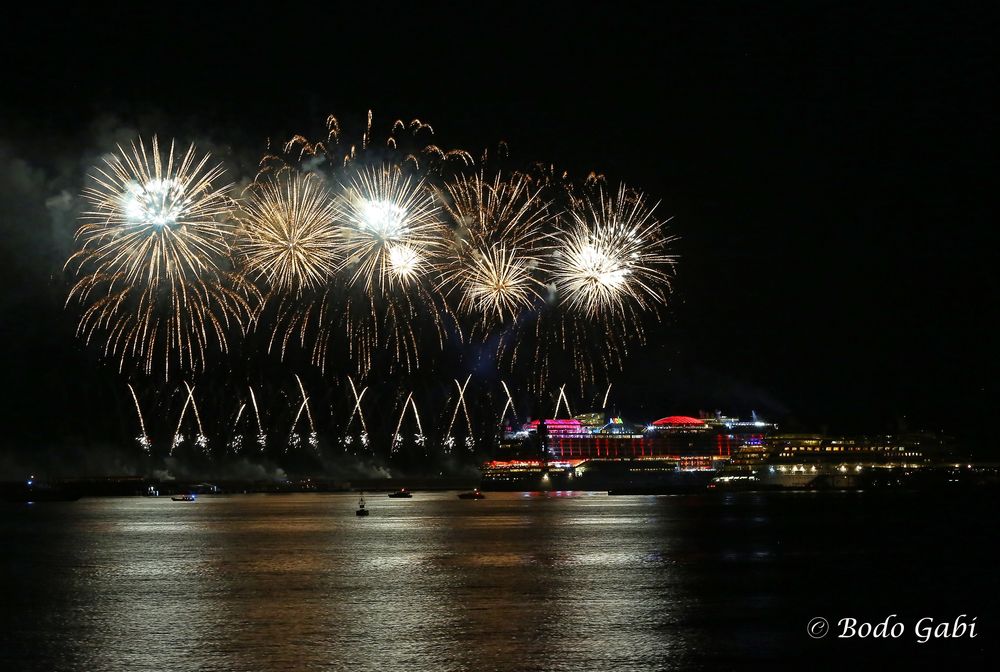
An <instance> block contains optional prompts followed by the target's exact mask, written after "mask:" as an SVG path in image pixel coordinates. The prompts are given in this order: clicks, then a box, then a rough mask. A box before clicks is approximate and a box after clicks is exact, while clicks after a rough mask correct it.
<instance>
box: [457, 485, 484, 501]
mask: <svg viewBox="0 0 1000 672" xmlns="http://www.w3.org/2000/svg"><path fill="white" fill-rule="evenodd" d="M458 498H459V499H486V495H484V494H483V493H482V492H480V491H479V488H476V489H475V490H472V491H471V492H460V493H458Z"/></svg>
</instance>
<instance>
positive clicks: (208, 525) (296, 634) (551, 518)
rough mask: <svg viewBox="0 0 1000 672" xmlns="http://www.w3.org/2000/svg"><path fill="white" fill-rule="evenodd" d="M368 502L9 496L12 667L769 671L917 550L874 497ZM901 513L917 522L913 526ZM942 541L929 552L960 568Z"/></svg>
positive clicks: (498, 497)
mask: <svg viewBox="0 0 1000 672" xmlns="http://www.w3.org/2000/svg"><path fill="white" fill-rule="evenodd" d="M356 501H357V497H356V496H355V495H348V494H335V495H280V496H233V497H223V496H216V497H201V498H199V500H198V502H196V503H193V504H188V503H178V502H171V501H170V500H169V499H167V498H160V499H139V498H133V499H84V500H81V501H79V502H75V503H70V504H59V505H57V504H52V505H46V506H38V507H33V508H30V509H29V508H26V507H18V506H8V507H7V508H6V509H3V510H2V511H0V514H2V517H0V525H2V528H0V529H2V531H3V533H4V536H3V539H4V540H5V541H7V544H8V548H7V551H8V552H7V553H6V554H5V555H4V556H3V560H2V569H3V579H2V581H3V589H4V592H3V594H4V596H5V598H6V605H5V606H6V608H5V609H4V611H3V620H2V622H0V633H2V635H0V636H2V637H3V649H2V654H0V656H2V657H0V667H2V668H3V669H87V670H104V669H156V670H169V669H195V668H198V669H247V670H293V669H345V670H347V669H350V670H358V669H373V670H375V669H378V670H387V669H393V668H400V669H408V670H433V671H434V672H440V671H441V670H470V669H475V670H494V669H496V670H574V671H579V670H591V669H601V670H606V669H627V670H658V669H669V668H677V669H682V668H690V667H699V666H705V667H708V668H714V667H717V666H720V665H722V666H732V665H735V664H737V663H743V662H746V661H747V660H751V661H756V662H759V663H762V664H763V663H768V661H772V660H776V659H779V658H780V657H781V656H782V655H784V654H787V653H788V652H789V651H791V652H795V651H797V650H799V649H801V648H802V647H804V646H806V645H807V644H808V641H806V640H805V639H804V638H803V637H802V633H801V627H800V626H801V623H804V622H805V621H804V620H801V619H802V618H804V614H807V613H812V612H814V611H815V610H816V609H817V608H818V606H817V605H822V606H823V608H825V609H827V610H829V608H830V604H831V599H834V598H835V597H836V596H837V595H840V596H841V597H842V598H843V599H845V600H848V603H849V599H850V595H851V590H852V589H851V588H850V587H848V589H847V590H846V591H845V589H844V587H843V586H840V587H837V588H834V587H828V586H826V584H825V583H824V582H823V581H818V580H817V577H822V576H823V571H824V570H823V568H826V570H827V571H830V572H838V573H839V572H845V571H851V570H852V567H853V569H859V568H865V569H867V570H868V574H869V575H870V574H871V572H872V571H875V577H874V578H873V579H872V581H873V582H874V581H878V580H884V578H885V577H884V576H882V577H880V576H879V575H878V570H877V569H875V570H873V569H872V563H871V558H870V557H867V556H866V555H865V553H867V554H868V555H870V556H877V557H879V558H880V559H883V560H885V559H886V555H885V554H887V553H888V554H891V553H893V552H897V551H898V549H899V548H900V546H899V543H900V542H899V540H898V538H897V540H896V542H895V543H896V545H894V546H889V545H884V546H882V545H880V544H884V541H883V539H884V536H885V535H884V533H883V531H880V530H879V529H877V528H878V524H877V523H874V522H873V523H871V525H874V526H875V528H876V529H872V530H868V531H865V530H860V531H859V530H858V529H857V528H856V527H854V526H852V525H851V524H850V523H849V522H845V521H849V520H850V518H849V517H846V518H845V511H846V512H847V513H849V512H850V509H848V510H845V509H844V507H854V508H857V507H859V506H862V504H863V501H862V500H858V499H856V498H855V499H847V498H843V497H841V498H839V499H838V500H817V499H816V498H808V499H807V498H796V497H794V496H793V497H788V496H785V497H781V496H777V495H776V496H772V497H760V496H757V495H747V496H745V497H743V498H740V497H734V496H730V495H727V496H726V497H724V498H719V497H714V498H713V497H707V496H706V497H688V498H653V497H619V498H609V497H607V496H571V497H565V496H564V497H558V498H556V497H523V496H522V495H520V494H495V493H490V494H489V495H488V498H487V499H486V500H483V501H473V502H470V501H462V500H458V499H457V498H456V497H455V495H454V493H417V494H416V495H415V496H414V498H413V499H412V500H391V499H388V498H385V497H382V496H375V495H373V496H370V497H369V508H370V509H371V510H372V515H371V516H370V517H368V518H358V517H356V516H355V515H354V508H355V506H356ZM831 501H832V506H833V508H831ZM734 502H735V503H736V504H741V506H735V505H734ZM836 507H840V508H839V509H838V508H836ZM817 525H820V526H821V527H822V528H823V530H822V533H821V534H817V533H816V532H815V530H814V528H815V527H816V526H817ZM885 525H886V526H887V528H890V529H893V530H895V531H896V532H898V528H897V527H896V525H895V522H894V521H892V520H888V521H886V523H885ZM838 526H839V527H838ZM949 529H950V528H949ZM956 533H957V532H956ZM962 534H963V535H965V538H966V539H967V538H968V534H969V530H965V531H962ZM920 539H921V538H920V537H918V536H916V535H915V536H914V537H913V538H912V539H911V540H910V544H911V546H912V545H913V544H917V545H918V546H919V545H920V544H922V543H924V542H921V541H920ZM934 547H935V546H933V545H931V544H926V548H923V547H922V546H921V547H920V550H923V551H924V552H925V553H930V554H931V557H929V559H928V562H936V563H938V564H940V561H941V558H934V557H932V556H933V548H934ZM902 548H905V544H904V546H902ZM859 549H868V550H867V551H865V552H861V551H859ZM910 550H913V549H912V548H911V549H910ZM891 559H892V558H891V557H890V558H889V560H891ZM969 560H970V559H969V558H965V559H964V560H963V561H962V562H964V563H966V564H967V563H968V561H969ZM972 560H976V558H972ZM984 561H985V560H984ZM911 564H912V563H911ZM900 571H901V570H900V569H899V568H898V567H897V568H896V569H895V570H894V573H893V576H894V577H895V576H898V574H899V572H900ZM902 571H905V568H904V570H902ZM852 576H854V577H855V578H854V581H855V585H854V586H853V589H854V590H856V591H857V593H856V595H855V597H857V595H868V596H869V597H870V595H871V586H872V583H870V582H867V581H866V579H865V576H866V575H865V574H859V573H855V574H853V575H852ZM965 611H967V612H968V611H970V607H969V605H965ZM800 612H801V614H800ZM800 620H801V623H800Z"/></svg>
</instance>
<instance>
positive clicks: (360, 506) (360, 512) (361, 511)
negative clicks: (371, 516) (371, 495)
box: [354, 493, 369, 516]
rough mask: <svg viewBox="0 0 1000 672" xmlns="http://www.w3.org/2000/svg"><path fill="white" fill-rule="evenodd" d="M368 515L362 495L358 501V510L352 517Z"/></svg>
mask: <svg viewBox="0 0 1000 672" xmlns="http://www.w3.org/2000/svg"><path fill="white" fill-rule="evenodd" d="M368 513H369V512H368V509H366V508H365V496H364V494H363V493H362V495H361V499H359V500H358V510H357V511H355V512H354V515H356V516H367V515H368Z"/></svg>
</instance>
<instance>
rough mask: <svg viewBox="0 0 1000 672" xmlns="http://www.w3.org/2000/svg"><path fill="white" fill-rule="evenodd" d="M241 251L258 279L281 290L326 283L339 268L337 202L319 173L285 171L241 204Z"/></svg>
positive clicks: (260, 185) (254, 187)
mask: <svg viewBox="0 0 1000 672" xmlns="http://www.w3.org/2000/svg"><path fill="white" fill-rule="evenodd" d="M239 218H240V222H241V229H240V244H239V247H240V251H241V252H242V254H243V255H244V257H245V261H246V264H247V266H248V267H249V268H250V269H251V272H252V273H253V274H254V275H256V276H257V277H261V278H264V279H266V281H267V282H268V284H269V285H270V286H271V287H273V288H275V289H277V290H279V291H283V292H299V291H301V290H303V289H311V288H314V287H317V286H319V285H322V284H324V283H325V282H326V281H327V280H328V279H329V278H330V276H331V275H333V273H334V270H335V269H336V256H337V255H336V253H337V244H336V232H335V229H334V226H333V219H334V210H333V201H332V200H331V196H330V194H329V192H328V191H327V189H326V188H325V187H324V186H323V185H322V183H321V182H320V180H319V178H317V177H316V176H315V175H310V174H304V173H291V172H290V171H286V172H284V173H282V174H281V175H279V176H278V177H277V178H275V179H271V180H266V181H264V182H262V183H255V184H254V185H252V186H251V188H250V190H249V196H248V197H247V198H246V199H244V200H243V203H242V210H241V214H240V215H239Z"/></svg>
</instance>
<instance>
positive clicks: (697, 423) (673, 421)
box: [653, 415, 705, 427]
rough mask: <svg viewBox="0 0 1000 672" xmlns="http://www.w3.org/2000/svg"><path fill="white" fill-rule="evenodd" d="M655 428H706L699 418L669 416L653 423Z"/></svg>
mask: <svg viewBox="0 0 1000 672" xmlns="http://www.w3.org/2000/svg"><path fill="white" fill-rule="evenodd" d="M653 426H654V427H704V426H705V423H704V422H702V421H701V420H699V419H698V418H692V417H690V416H687V415H668V416H667V417H665V418H660V419H659V420H657V421H655V422H654V423H653Z"/></svg>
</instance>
